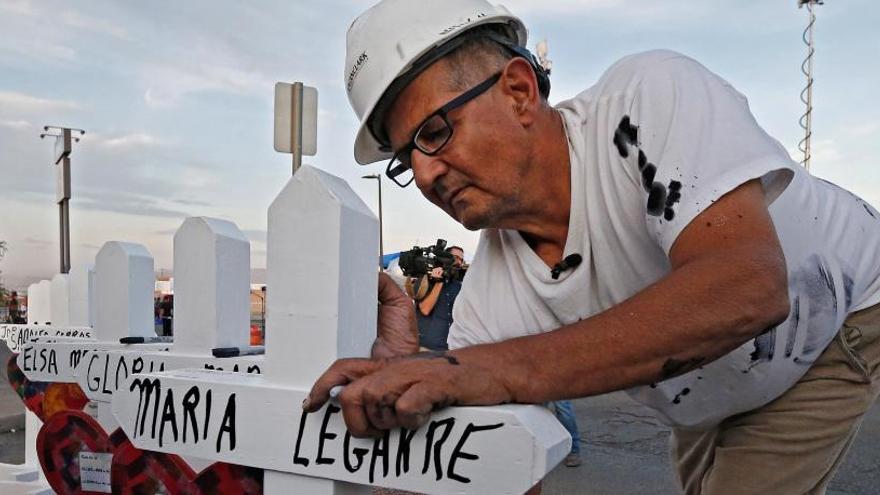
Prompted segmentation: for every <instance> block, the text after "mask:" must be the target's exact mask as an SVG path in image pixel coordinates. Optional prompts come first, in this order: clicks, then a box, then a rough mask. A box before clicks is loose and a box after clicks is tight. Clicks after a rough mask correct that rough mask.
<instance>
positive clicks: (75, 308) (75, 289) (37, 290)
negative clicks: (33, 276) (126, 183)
mask: <svg viewBox="0 0 880 495" xmlns="http://www.w3.org/2000/svg"><path fill="white" fill-rule="evenodd" d="M94 285H95V271H94V267H93V266H92V265H83V266H77V267H74V268H73V269H71V271H70V273H69V274H58V275H55V277H53V278H52V280H43V281H40V282H37V283H34V284H31V285H30V286H29V287H28V291H27V294H28V304H29V307H28V311H27V316H28V319H27V323H26V324H23V325H16V324H10V325H0V345H6V346H7V347H8V348H9V349H10V350H11V351H12V352H14V353H18V352H19V351H20V350H21V349H22V348H23V347H24V346H25V345H26V344H27V343H28V342H30V341H31V340H32V339H42V340H45V341H66V340H70V341H73V340H78V339H91V338H92V323H93V321H94V304H93V303H94V298H93V297H92V294H93V292H94ZM0 366H4V367H5V366H6V363H0ZM0 386H6V385H5V384H0ZM41 426H42V421H41V420H40V419H39V418H38V417H37V415H36V414H35V413H33V412H31V411H30V410H28V409H25V431H24V433H25V460H24V462H23V463H22V464H0V493H4V494H10V495H11V494H18V493H21V494H42V493H51V491H50V490H49V489H48V487H47V485H46V484H45V481H44V480H43V479H42V478H41V476H40V474H41V472H40V466H39V461H38V460H37V454H36V437H37V433H38V432H39V430H40V427H41Z"/></svg>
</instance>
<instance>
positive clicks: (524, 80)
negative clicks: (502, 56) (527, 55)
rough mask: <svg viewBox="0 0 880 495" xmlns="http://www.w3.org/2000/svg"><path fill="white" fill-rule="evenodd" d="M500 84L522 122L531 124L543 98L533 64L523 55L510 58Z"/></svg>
mask: <svg viewBox="0 0 880 495" xmlns="http://www.w3.org/2000/svg"><path fill="white" fill-rule="evenodd" d="M500 84H501V90H502V91H503V92H504V94H505V95H507V96H508V97H509V98H510V100H511V102H512V106H513V111H514V113H515V114H516V116H517V119H518V120H519V121H520V123H521V124H523V125H529V124H531V123H532V122H533V121H534V119H535V110H536V108H537V106H538V104H539V102H540V99H541V95H540V93H539V90H538V80H537V79H536V78H535V72H534V71H533V70H532V66H531V65H529V63H528V62H527V61H526V60H525V59H523V58H521V57H514V58H512V59H510V60H509V61H508V62H507V65H505V66H504V69H503V71H502V73H501V80H500Z"/></svg>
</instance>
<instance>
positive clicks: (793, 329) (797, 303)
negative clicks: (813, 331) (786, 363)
mask: <svg viewBox="0 0 880 495" xmlns="http://www.w3.org/2000/svg"><path fill="white" fill-rule="evenodd" d="M789 318H790V319H791V323H789V324H788V325H789V330H788V339H786V341H785V358H786V359H788V358H790V357H791V353H792V352H794V340H795V339H796V338H797V334H798V330H800V325H801V298H800V297H799V296H794V301H792V302H791V316H790V317H789Z"/></svg>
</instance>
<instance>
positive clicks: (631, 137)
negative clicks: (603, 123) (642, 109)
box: [613, 115, 639, 158]
mask: <svg viewBox="0 0 880 495" xmlns="http://www.w3.org/2000/svg"><path fill="white" fill-rule="evenodd" d="M613 141H614V146H616V147H617V152H618V153H620V156H622V157H624V158H627V157H628V156H629V149H628V148H627V145H631V146H638V145H639V128H638V127H636V126H634V125H632V124H631V123H630V121H629V115H624V116H623V118H622V119H620V123H619V124H618V125H617V130H615V131H614V140H613Z"/></svg>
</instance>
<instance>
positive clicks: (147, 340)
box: [119, 336, 173, 344]
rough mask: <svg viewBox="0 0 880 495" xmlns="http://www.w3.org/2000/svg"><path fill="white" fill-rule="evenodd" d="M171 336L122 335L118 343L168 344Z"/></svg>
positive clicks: (170, 341)
mask: <svg viewBox="0 0 880 495" xmlns="http://www.w3.org/2000/svg"><path fill="white" fill-rule="evenodd" d="M172 342H173V341H172V340H171V337H164V336H163V337H158V336H157V337H122V338H120V339H119V343H120V344H170V343H172Z"/></svg>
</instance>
